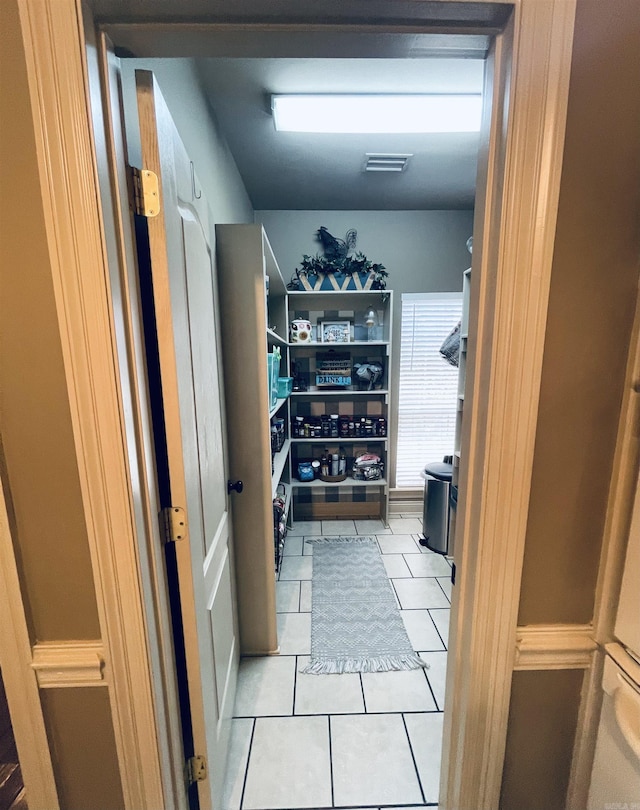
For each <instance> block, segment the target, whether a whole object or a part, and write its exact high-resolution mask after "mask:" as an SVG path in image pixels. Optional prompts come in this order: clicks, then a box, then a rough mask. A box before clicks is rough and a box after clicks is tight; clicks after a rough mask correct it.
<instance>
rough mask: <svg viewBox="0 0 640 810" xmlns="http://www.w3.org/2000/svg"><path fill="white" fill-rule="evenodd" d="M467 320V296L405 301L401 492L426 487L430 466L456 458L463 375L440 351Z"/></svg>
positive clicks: (417, 295) (422, 296)
mask: <svg viewBox="0 0 640 810" xmlns="http://www.w3.org/2000/svg"><path fill="white" fill-rule="evenodd" d="M461 314H462V293H410V294H409V293H405V294H403V296H402V321H401V337H400V390H399V397H398V444H397V462H396V486H397V487H418V486H419V487H421V486H422V485H423V479H422V478H421V476H420V473H421V471H422V470H423V469H424V466H425V464H427V463H428V462H431V461H442V459H443V457H444V456H445V455H452V454H453V449H454V448H453V445H454V435H455V426H456V401H457V396H458V369H457V368H456V367H455V366H452V365H450V364H449V363H447V361H446V360H445V359H444V358H443V357H442V355H441V354H440V347H441V346H442V343H443V341H444V339H445V338H446V337H447V335H448V334H449V333H450V332H451V330H452V329H453V328H454V327H455V326H456V324H457V323H458V321H459V320H460V317H461Z"/></svg>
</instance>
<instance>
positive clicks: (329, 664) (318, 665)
mask: <svg viewBox="0 0 640 810" xmlns="http://www.w3.org/2000/svg"><path fill="white" fill-rule="evenodd" d="M421 668H422V669H429V664H427V662H426V661H423V660H422V658H420V656H419V655H418V654H417V653H413V654H412V655H386V656H376V657H374V658H346V659H344V660H342V661H310V662H309V663H308V664H307V666H306V667H303V668H302V669H300V670H299V671H300V672H301V673H303V674H304V675H342V674H343V673H346V672H397V671H401V670H409V669H421Z"/></svg>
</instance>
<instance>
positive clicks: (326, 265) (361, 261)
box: [290, 252, 389, 290]
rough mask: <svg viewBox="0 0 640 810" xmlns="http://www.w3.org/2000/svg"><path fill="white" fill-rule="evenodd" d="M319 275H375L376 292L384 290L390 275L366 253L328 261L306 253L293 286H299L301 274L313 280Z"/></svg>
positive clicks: (374, 285)
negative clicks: (368, 257)
mask: <svg viewBox="0 0 640 810" xmlns="http://www.w3.org/2000/svg"><path fill="white" fill-rule="evenodd" d="M319 273H342V274H343V275H345V276H353V275H354V274H355V275H360V274H361V273H362V274H364V275H369V274H371V273H373V285H372V288H373V289H375V290H384V288H385V287H386V278H387V276H388V275H389V273H388V272H387V270H386V269H385V266H384V265H383V264H379V263H374V262H371V261H369V259H367V257H366V256H365V255H364V253H360V252H358V253H356V254H355V255H353V256H345V257H344V258H343V259H327V258H326V257H325V256H318V255H315V256H309V255H307V254H306V253H305V254H304V256H303V257H302V262H301V263H300V267H299V268H296V271H295V277H294V279H292V285H294V286H296V287H297V286H299V282H298V279H299V277H300V275H301V274H304V275H306V276H307V278H311V277H313V276H317V275H318V274H319ZM290 286H291V285H290Z"/></svg>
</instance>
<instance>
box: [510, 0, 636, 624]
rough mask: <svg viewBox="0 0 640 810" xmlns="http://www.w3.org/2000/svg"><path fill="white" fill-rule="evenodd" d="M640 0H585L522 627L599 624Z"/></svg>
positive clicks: (632, 213)
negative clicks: (596, 602)
mask: <svg viewBox="0 0 640 810" xmlns="http://www.w3.org/2000/svg"><path fill="white" fill-rule="evenodd" d="M638 12H639V8H638V3H637V0H613V1H612V2H607V3H602V2H600V0H578V9H577V17H576V33H575V38H574V52H573V63H572V72H571V84H570V91H569V92H570V96H569V109H568V121H567V134H566V143H565V154H564V162H563V171H562V184H561V191H560V208H559V216H558V225H557V232H556V242H555V252H554V261H553V270H552V277H551V296H550V301H549V314H548V322H547V335H546V343H545V354H544V365H543V374H542V390H541V398H540V413H539V416H538V431H537V437H536V451H535V463H534V470H533V482H532V489H531V503H530V508H529V524H528V532H527V541H526V552H525V561H524V573H523V582H522V598H521V603H520V624H531V623H538V622H578V623H580V622H588V621H590V619H591V617H592V615H593V599H594V586H595V580H596V576H597V567H598V559H599V554H600V546H601V540H602V530H603V525H604V516H605V508H606V502H607V495H608V486H609V478H610V473H611V465H612V461H613V446H614V443H615V438H616V430H617V420H618V414H619V409H620V403H621V397H622V385H623V381H624V370H625V363H626V355H627V349H628V343H629V335H630V330H631V323H632V319H633V313H634V307H635V300H636V289H637V282H638V255H639V252H640V81H639V77H640V14H639V13H638Z"/></svg>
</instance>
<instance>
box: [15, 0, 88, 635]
mask: <svg viewBox="0 0 640 810" xmlns="http://www.w3.org/2000/svg"><path fill="white" fill-rule="evenodd" d="M0 8H1V11H2V24H1V25H0V59H1V60H2V64H1V69H0V80H1V82H2V84H1V90H0V92H1V94H2V95H1V97H0V109H2V110H3V113H2V139H1V142H0V150H1V151H0V171H1V172H2V174H1V175H0V190H1V193H0V245H1V247H0V256H1V261H2V267H1V274H0V284H1V289H0V374H1V376H2V380H3V385H2V390H1V392H0V419H1V422H0V429H1V431H2V447H3V453H2V456H3V458H2V465H3V469H2V474H3V478H4V484H5V492H6V493H7V495H8V498H9V499H10V504H9V508H10V510H11V512H12V515H11V516H12V518H13V529H14V540H15V542H16V544H17V552H18V556H19V558H20V561H21V571H22V578H23V585H24V589H25V595H26V602H27V606H28V614H29V619H30V625H31V632H32V635H33V638H34V640H35V639H37V640H39V641H43V640H55V639H81V638H98V637H99V636H100V630H99V627H98V616H97V610H96V600H95V594H94V584H93V577H92V573H91V564H90V559H89V550H88V545H87V533H86V528H85V525H84V516H83V508H82V500H81V493H80V483H79V479H78V471H77V467H76V461H75V451H74V443H73V436H72V430H71V415H70V411H69V402H68V398H67V391H66V381H65V374H64V367H63V361H62V351H61V347H60V337H59V334H58V326H57V313H56V308H55V301H54V291H53V284H52V280H51V273H50V267H49V256H48V247H47V240H46V232H45V225H44V214H43V210H42V206H41V203H40V187H39V179H38V169H37V164H36V156H35V141H34V137H33V132H32V127H33V124H32V119H31V107H30V104H29V94H28V87H27V77H26V68H25V64H24V52H23V50H22V43H21V40H20V38H19V27H18V16H17V8H16V3H15V0H6V2H2V3H1V4H0ZM8 110H10V111H11V112H10V115H9V114H7V111H8Z"/></svg>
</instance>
